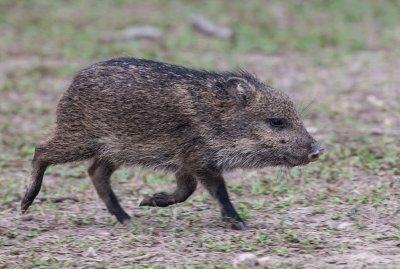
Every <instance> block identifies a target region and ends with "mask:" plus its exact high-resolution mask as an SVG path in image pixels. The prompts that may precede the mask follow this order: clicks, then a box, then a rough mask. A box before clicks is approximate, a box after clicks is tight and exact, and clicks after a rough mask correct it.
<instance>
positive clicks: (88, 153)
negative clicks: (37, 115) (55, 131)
mask: <svg viewBox="0 0 400 269" xmlns="http://www.w3.org/2000/svg"><path fill="white" fill-rule="evenodd" d="M83 142H84V140H81V141H80V143H74V140H72V139H67V138H65V137H60V136H55V137H53V138H52V139H50V140H48V141H47V142H45V143H43V144H38V145H37V146H36V148H35V154H34V157H33V160H32V172H31V179H30V185H29V187H28V189H27V190H26V193H25V195H24V198H23V199H22V202H21V210H22V212H23V213H24V212H25V211H26V210H27V209H28V208H29V206H30V205H31V204H32V203H33V201H34V200H35V198H36V196H37V195H38V193H39V191H40V188H41V186H42V181H43V175H44V172H45V171H46V168H47V167H48V166H49V165H53V164H60V163H67V162H73V161H80V160H85V159H88V158H90V157H92V156H93V155H94V153H95V151H94V150H93V149H92V148H91V147H89V146H87V145H84V144H82V143H83Z"/></svg>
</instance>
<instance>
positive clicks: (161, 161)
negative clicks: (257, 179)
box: [21, 58, 322, 229]
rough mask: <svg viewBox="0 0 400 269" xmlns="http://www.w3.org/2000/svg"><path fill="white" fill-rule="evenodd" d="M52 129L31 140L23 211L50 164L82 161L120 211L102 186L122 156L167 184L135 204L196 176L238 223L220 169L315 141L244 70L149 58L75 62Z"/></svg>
mask: <svg viewBox="0 0 400 269" xmlns="http://www.w3.org/2000/svg"><path fill="white" fill-rule="evenodd" d="M56 124H57V126H56V128H55V130H54V132H53V134H52V135H51V136H50V137H49V138H48V139H47V140H45V142H42V143H39V144H38V145H37V146H36V149H35V154H34V158H33V161H32V165H33V168H32V174H31V185H30V186H29V188H28V190H27V192H26V194H25V196H24V198H23V200H22V203H21V209H22V211H23V212H24V211H26V210H27V209H28V208H29V206H30V205H31V204H32V202H33V200H34V199H35V197H36V196H37V194H38V193H39V190H40V187H41V184H42V179H43V174H44V172H45V170H46V168H47V167H48V166H49V165H54V164H62V163H68V162H75V161H83V160H91V165H90V167H89V170H88V173H89V175H90V177H91V179H92V182H93V185H94V187H95V188H96V191H97V193H98V194H99V196H100V198H101V199H102V200H103V201H104V203H105V204H106V207H107V209H108V210H109V212H110V213H111V214H113V215H115V216H116V218H117V219H118V221H119V222H121V223H123V222H125V221H127V220H129V218H130V217H129V216H128V214H127V213H126V212H125V211H124V210H123V209H122V207H121V206H120V204H119V202H118V199H117V197H116V196H115V194H114V192H113V190H112V188H111V185H110V176H111V174H112V173H113V172H114V171H115V170H116V169H117V168H118V167H120V166H121V165H142V166H147V167H153V168H159V169H164V170H167V171H171V172H173V173H175V175H176V183H177V186H176V189H175V190H174V191H173V192H171V193H165V192H161V193H156V194H154V195H153V196H152V197H151V198H146V199H144V200H143V201H142V202H141V204H140V205H141V206H160V207H165V206H169V205H172V204H176V203H180V202H183V201H185V200H186V199H187V198H188V197H189V196H190V195H191V194H192V193H193V192H194V191H195V189H196V186H197V183H198V182H200V183H201V184H203V186H204V187H205V188H206V189H207V190H208V191H209V192H210V194H211V195H212V197H214V198H215V199H216V200H217V201H218V203H219V206H220V208H221V211H222V216H223V218H224V219H225V220H228V221H230V222H231V223H232V227H233V228H235V229H242V228H244V227H245V224H244V222H243V221H242V219H241V218H240V216H239V215H238V213H237V212H236V210H235V209H234V207H233V205H232V204H231V202H230V200H229V195H228V192H227V189H226V187H225V182H224V178H223V176H222V173H223V172H224V171H227V170H231V169H235V168H261V167H265V166H280V165H282V166H289V167H292V166H297V165H304V164H307V163H309V162H310V161H314V160H316V159H317V158H318V156H319V155H320V154H321V153H322V149H321V148H320V147H319V146H318V144H317V143H316V141H315V140H314V139H313V138H312V137H311V136H310V134H309V133H308V132H307V131H306V129H305V128H304V126H303V124H302V121H301V119H300V117H299V114H298V113H297V112H296V110H295V107H294V105H293V103H292V101H291V100H290V99H289V98H288V96H287V95H286V94H284V93H283V92H281V91H279V90H275V89H273V88H271V87H269V86H267V85H265V84H264V83H262V82H260V81H259V80H258V79H257V78H256V77H255V76H253V75H251V74H250V73H248V72H245V71H240V72H209V71H205V70H198V69H191V68H185V67H181V66H176V65H171V64H166V63H160V62H155V61H149V60H143V59H135V58H117V59H112V60H108V61H103V62H99V63H96V64H93V65H91V66H89V67H87V68H85V69H83V70H81V71H80V72H79V73H78V74H77V75H76V77H75V78H74V81H73V82H72V84H71V86H70V87H69V89H68V90H67V91H66V92H65V93H64V95H63V96H62V98H61V100H60V102H59V104H58V107H57V121H56Z"/></svg>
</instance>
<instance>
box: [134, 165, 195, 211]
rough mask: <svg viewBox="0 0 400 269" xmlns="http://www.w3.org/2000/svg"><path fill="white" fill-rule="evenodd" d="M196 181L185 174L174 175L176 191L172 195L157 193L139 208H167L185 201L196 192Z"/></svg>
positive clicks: (144, 200)
mask: <svg viewBox="0 0 400 269" xmlns="http://www.w3.org/2000/svg"><path fill="white" fill-rule="evenodd" d="M196 187H197V180H196V179H195V178H194V177H193V176H192V175H190V174H188V173H185V172H177V173H176V189H175V191H174V192H172V193H166V192H159V193H156V194H154V195H153V196H152V197H150V198H145V199H143V200H142V202H141V203H140V205H139V206H155V207H167V206H170V205H173V204H176V203H181V202H184V201H186V199H187V198H189V196H190V195H192V193H193V192H194V191H195V190H196Z"/></svg>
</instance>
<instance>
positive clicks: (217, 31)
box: [190, 16, 234, 39]
mask: <svg viewBox="0 0 400 269" xmlns="http://www.w3.org/2000/svg"><path fill="white" fill-rule="evenodd" d="M190 21H191V23H192V25H193V27H194V28H196V29H197V30H199V31H201V32H203V33H204V34H206V35H209V36H213V37H218V38H225V39H227V38H232V37H233V36H234V31H233V30H232V29H231V28H228V27H225V26H221V25H217V24H214V23H212V22H210V21H209V20H208V19H206V18H204V17H202V16H191V17H190Z"/></svg>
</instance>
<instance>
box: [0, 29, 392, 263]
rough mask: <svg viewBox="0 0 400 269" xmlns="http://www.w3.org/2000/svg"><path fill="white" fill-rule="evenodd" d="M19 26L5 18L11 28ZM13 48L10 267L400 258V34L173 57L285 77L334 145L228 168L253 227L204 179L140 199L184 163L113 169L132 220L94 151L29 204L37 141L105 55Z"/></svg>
mask: <svg viewBox="0 0 400 269" xmlns="http://www.w3.org/2000/svg"><path fill="white" fill-rule="evenodd" d="M15 25H17V24H15ZM15 25H14V26H13V27H14V28H15V27H16V26H15ZM13 27H8V26H7V25H4V24H3V25H2V27H0V33H3V34H7V33H8V32H9V31H11V32H12V31H14V28H13ZM175 30H176V29H175ZM175 30H173V31H175ZM171 31H172V30H171ZM27 35H28V34H27ZM28 36H29V35H28ZM28 40H29V39H28ZM143 42H144V43H143V44H144V45H143V44H142V45H143V46H149V44H151V43H148V42H147V41H143ZM20 46H22V45H20ZM32 46H33V47H35V46H38V45H37V44H32ZM0 47H1V48H2V52H3V54H2V56H1V61H0V85H1V88H0V89H1V90H0V134H1V137H0V268H232V266H233V264H234V261H235V258H236V257H238V255H240V254H243V253H253V254H255V255H256V256H257V257H258V258H265V259H263V261H262V264H260V265H258V268H400V203H399V197H400V167H399V166H400V156H399V152H400V138H399V137H400V105H399V104H400V73H399V59H400V51H399V49H397V48H396V46H395V45H393V46H389V47H386V48H382V47H380V48H371V49H364V50H359V51H352V52H346V53H339V54H337V53H336V52H335V50H333V51H331V50H323V51H320V52H318V53H315V54H312V53H311V54H310V53H307V52H302V51H295V50H288V51H285V52H280V51H276V52H274V53H265V52H254V51H242V52H240V51H237V52H235V53H234V54H233V55H230V56H229V57H227V55H226V54H225V53H222V52H220V51H219V50H217V49H208V50H207V49H204V50H182V51H180V52H179V57H180V58H174V57H173V56H167V58H168V57H170V58H171V61H172V62H175V60H176V62H184V61H186V60H179V59H188V61H190V59H193V61H194V59H196V57H200V56H201V57H205V58H210V59H212V61H211V63H210V65H211V66H214V68H218V69H232V68H235V67H236V65H239V66H241V67H242V68H244V69H246V70H248V71H250V72H252V73H254V74H256V75H257V76H258V77H259V78H260V79H262V80H263V81H266V82H267V83H268V84H270V85H272V86H274V87H275V88H280V89H282V90H284V91H285V92H286V93H288V95H289V96H291V97H292V98H293V100H294V101H295V102H296V104H298V107H299V110H300V111H302V115H303V117H304V122H305V125H306V127H307V128H308V129H309V131H310V132H311V133H312V134H313V135H314V136H315V137H316V138H317V139H318V140H319V141H320V142H321V144H323V145H324V147H325V149H326V154H325V155H324V157H323V158H322V159H321V161H319V162H317V163H313V164H310V165H309V166H306V167H301V168H294V169H291V170H285V169H282V168H265V169H263V170H258V171H233V172H230V173H227V174H226V180H227V182H228V187H229V191H230V193H231V196H232V200H233V203H234V204H235V205H236V207H237V209H238V211H239V213H240V214H241V215H242V216H243V217H244V219H245V220H246V222H247V223H248V226H249V227H248V228H247V229H246V230H244V231H235V230H231V229H229V227H228V225H227V224H225V223H223V222H222V221H221V219H220V216H219V213H218V209H217V206H216V204H215V202H214V201H213V200H212V199H211V197H210V196H209V195H208V194H207V193H206V192H205V190H204V189H203V188H202V187H200V188H199V189H198V190H197V191H196V192H195V194H194V195H193V196H192V197H191V198H190V199H189V200H188V201H187V202H185V203H182V204H178V205H174V206H171V207H168V208H140V207H139V206H138V204H139V203H140V201H141V199H142V198H143V197H145V196H146V195H150V194H152V193H154V192H158V191H168V190H172V189H173V187H174V183H173V182H174V180H173V178H172V177H171V175H169V174H165V173H162V172H155V171H152V170H145V169H143V168H140V167H130V168H128V167H127V168H124V169H121V170H120V171H118V172H117V173H116V174H115V175H114V176H113V186H114V189H115V191H116V192H117V194H118V196H119V198H120V200H121V203H122V205H123V207H124V208H125V210H126V211H127V212H129V214H130V215H131V216H132V223H131V224H129V225H126V226H122V225H120V224H118V223H116V221H115V220H114V218H113V217H112V216H110V215H109V213H108V212H107V211H106V209H105V206H104V204H103V203H102V202H101V201H100V199H99V198H98V197H97V195H96V193H95V191H94V188H93V187H92V186H91V183H90V180H89V178H88V176H87V173H86V166H87V164H86V163H83V164H82V163H79V164H69V165H64V166H55V167H51V168H50V169H49V170H48V171H47V172H46V175H45V179H44V186H43V188H42V191H41V193H40V194H39V196H38V198H37V200H36V201H35V203H34V204H33V205H32V207H31V208H30V210H29V212H28V214H25V215H21V214H20V212H19V203H20V198H21V195H22V194H23V191H24V189H25V186H26V184H27V180H28V175H29V170H30V166H29V164H30V160H31V158H32V153H33V150H34V143H35V142H37V141H38V140H39V139H40V138H41V137H43V135H44V134H45V133H46V130H47V129H48V128H49V127H50V126H51V125H52V123H53V122H54V119H55V118H54V111H55V108H56V103H57V100H58V98H59V97H60V95H61V94H62V92H63V91H64V90H65V89H66V87H68V84H69V83H70V81H71V78H72V76H73V74H74V73H75V72H76V71H77V70H78V69H79V68H82V67H84V66H85V65H87V64H89V63H91V62H93V61H94V60H93V59H92V58H95V57H90V59H85V58H79V57H75V56H74V55H72V56H59V55H58V56H55V55H52V54H51V53H50V54H48V55H47V54H44V55H42V54H40V53H33V52H30V51H29V50H27V49H26V48H21V47H18V48H16V47H14V46H12V42H11V41H10V42H8V41H7V42H6V41H3V42H1V41H0ZM36 49H37V50H39V48H38V47H36ZM110 54H112V53H110ZM125 56H126V55H125ZM232 57H234V58H235V64H233V63H232V61H231V60H232V59H231V58H232ZM194 65H195V66H199V65H198V64H194ZM57 199H58V200H60V201H55V200H57Z"/></svg>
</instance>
